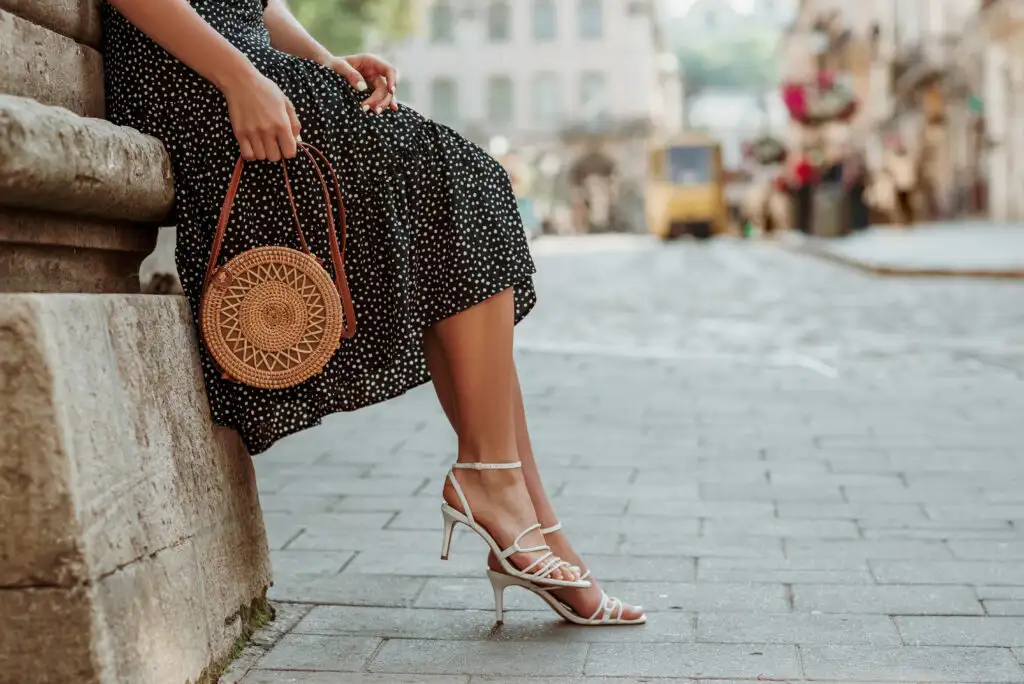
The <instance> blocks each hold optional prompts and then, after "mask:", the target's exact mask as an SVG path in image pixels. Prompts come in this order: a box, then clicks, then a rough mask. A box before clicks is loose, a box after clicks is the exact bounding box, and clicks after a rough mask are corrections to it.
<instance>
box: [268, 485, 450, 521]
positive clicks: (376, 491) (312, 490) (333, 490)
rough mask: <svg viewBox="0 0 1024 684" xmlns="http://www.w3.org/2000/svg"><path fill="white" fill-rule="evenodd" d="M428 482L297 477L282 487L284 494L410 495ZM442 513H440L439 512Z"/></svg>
mask: <svg viewBox="0 0 1024 684" xmlns="http://www.w3.org/2000/svg"><path fill="white" fill-rule="evenodd" d="M426 484H427V478H425V477H406V478H401V479H399V478H374V479H370V478H360V479H322V478H317V477H296V478H294V479H293V480H291V481H290V482H289V483H288V484H286V485H284V486H283V487H281V489H280V491H281V493H282V494H319V495H324V494H339V495H340V494H351V495H358V496H395V495H398V496H408V495H411V494H415V493H416V492H418V491H419V490H420V489H421V488H423V486H424V485H426ZM439 515H440V514H439Z"/></svg>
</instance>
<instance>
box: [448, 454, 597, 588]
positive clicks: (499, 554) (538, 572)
mask: <svg viewBox="0 0 1024 684" xmlns="http://www.w3.org/2000/svg"><path fill="white" fill-rule="evenodd" d="M522 467H523V464H522V463H519V462H516V463H455V464H454V465H452V470H450V471H448V481H449V482H450V483H451V485H452V489H453V490H455V494H456V496H458V497H459V503H460V504H461V505H462V510H461V511H460V510H458V509H457V508H455V507H453V506H451V505H449V504H448V502H447V501H445V502H443V503H442V504H441V515H442V516H443V517H444V540H443V543H442V546H441V558H442V559H447V558H448V551H449V548H450V547H451V541H452V540H451V537H452V528H453V527H454V526H455V523H462V524H463V525H465V526H466V527H468V528H469V529H471V530H473V531H474V532H476V533H477V534H479V535H480V536H481V537H482V538H483V540H484V541H485V542H487V545H488V546H490V547H491V551H493V552H494V555H495V557H496V558H497V559H498V562H499V563H500V564H501V568H502V570H504V571H505V574H506V575H507V576H509V577H513V578H517V579H521V580H523V581H526V582H533V583H535V584H538V585H542V586H548V587H576V588H578V589H586V588H587V587H589V586H590V582H588V581H586V580H584V579H579V580H577V581H575V582H570V581H567V580H560V579H553V578H552V577H551V574H552V573H554V572H555V571H556V570H560V569H562V568H571V567H572V566H571V565H570V564H569V563H566V562H565V561H563V560H562V559H561V558H557V557H556V556H555V554H554V553H552V552H551V547H550V546H548V545H547V544H542V545H540V546H530V547H526V548H523V547H522V546H520V545H519V542H520V541H522V539H523V537H525V536H526V535H528V534H529V533H530V532H533V531H534V530H539V529H540V523H536V524H534V525H531V526H530V527H527V528H526V529H525V530H523V531H522V532H520V533H519V536H517V537H516V538H515V541H513V542H512V545H511V546H509V547H508V548H505V549H503V548H501V547H500V546H498V542H496V541H495V540H494V537H492V536H491V533H490V532H488V531H487V529H486V528H484V526H483V525H481V524H480V523H478V522H477V521H476V520H474V519H473V511H472V509H470V507H469V501H467V500H466V495H465V494H464V493H463V491H462V487H461V486H460V485H459V481H458V480H457V479H455V470H456V469H460V468H461V469H466V470H511V469H512V468H522ZM540 552H544V553H543V554H542V555H541V556H540V557H539V558H538V559H537V560H535V561H533V562H532V563H530V564H529V565H528V566H526V567H525V568H523V569H522V570H520V569H519V568H517V567H516V566H514V565H512V563H511V562H509V560H508V559H509V558H511V557H512V556H513V555H515V554H517V553H540Z"/></svg>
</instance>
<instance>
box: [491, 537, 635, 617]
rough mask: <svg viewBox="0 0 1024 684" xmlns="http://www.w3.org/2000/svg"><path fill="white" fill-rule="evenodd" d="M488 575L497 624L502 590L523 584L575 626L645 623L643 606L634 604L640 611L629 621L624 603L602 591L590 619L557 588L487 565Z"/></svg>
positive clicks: (502, 611) (503, 595) (501, 610)
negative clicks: (561, 598)
mask: <svg viewBox="0 0 1024 684" xmlns="http://www.w3.org/2000/svg"><path fill="white" fill-rule="evenodd" d="M561 529H562V523H556V524H554V525H552V526H551V527H548V528H546V529H543V530H541V533H542V534H545V535H547V534H554V533H555V532H558V531H559V530H561ZM572 567H573V568H574V569H576V570H577V571H578V570H579V568H577V567H576V566H572ZM487 576H488V577H489V578H490V580H491V587H492V588H493V589H494V612H495V616H496V618H497V622H498V624H499V625H500V624H504V622H505V609H504V602H505V601H504V598H505V590H506V589H507V588H509V587H522V588H523V589H526V590H527V591H532V592H533V593H534V594H536V595H537V596H539V597H541V598H542V599H544V602H545V603H547V604H548V605H549V606H551V609H552V610H554V611H555V612H556V613H558V615H559V616H560V617H561V618H562V619H564V620H566V621H568V622H571V623H573V624H575V625H583V626H584V627H605V626H614V625H642V624H644V623H646V622H647V616H646V615H644V614H643V608H641V607H640V606H637V607H636V608H637V610H639V611H640V617H638V618H634V619H632V620H626V619H624V618H623V617H622V614H623V613H624V612H625V609H626V608H625V605H624V604H623V603H622V601H620V600H619V599H617V598H615V597H612V596H609V595H608V594H606V593H605V592H603V591H602V592H601V603H600V604H599V605H598V607H597V610H595V611H594V614H593V615H591V616H590V617H589V618H585V617H583V616H582V615H580V614H578V613H577V612H576V611H574V610H573V609H572V608H571V607H570V606H569V605H568V604H565V603H562V602H561V601H559V600H558V599H557V598H555V596H554V592H555V591H557V590H558V587H541V586H537V584H536V583H535V582H531V581H530V580H529V579H522V578H519V577H513V576H511V575H506V574H505V573H502V572H495V571H494V570H491V569H490V568H488V569H487ZM588 577H590V570H587V571H586V572H585V573H583V575H582V576H581V577H580V579H581V580H585V579H587V578H588Z"/></svg>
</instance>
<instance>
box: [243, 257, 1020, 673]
mask: <svg viewBox="0 0 1024 684" xmlns="http://www.w3.org/2000/svg"><path fill="white" fill-rule="evenodd" d="M535 251H536V253H537V258H538V265H539V268H540V269H541V274H540V276H539V278H538V289H539V294H540V305H539V306H538V308H537V310H536V312H535V314H534V315H532V316H531V317H530V319H528V320H527V321H526V322H525V323H524V324H523V325H522V326H521V328H520V335H519V352H518V353H519V357H520V370H521V372H522V374H523V381H524V385H525V388H526V391H527V394H528V396H527V404H528V410H529V412H530V416H531V419H532V426H533V434H534V436H535V442H536V448H537V451H538V454H539V455H540V458H541V459H542V461H543V472H544V474H545V476H546V482H547V486H548V487H549V489H550V490H552V491H553V492H554V493H555V499H556V501H557V505H558V507H559V510H560V511H561V515H562V516H563V521H564V523H565V524H566V527H567V529H568V530H569V532H570V534H571V535H572V538H573V539H574V542H575V543H576V545H577V547H578V548H580V549H581V550H582V551H584V552H585V553H586V554H587V557H588V560H589V563H590V565H591V566H592V567H593V569H594V571H595V573H596V575H597V577H599V578H600V579H602V580H604V581H605V584H606V588H607V589H609V590H610V591H611V592H612V593H614V594H618V595H620V596H622V597H624V598H627V599H630V600H633V601H637V602H640V603H643V604H644V606H645V607H646V608H647V610H648V614H649V617H650V622H649V624H648V625H646V626H645V627H639V628H611V629H608V628H605V629H593V628H591V629H586V628H574V627H569V626H566V625H563V624H560V623H559V622H558V620H557V619H556V618H555V616H554V614H553V613H551V612H550V611H548V610H546V607H545V606H544V605H543V604H542V603H541V602H540V601H539V599H536V597H534V596H532V595H529V594H527V593H525V592H522V591H518V592H517V591H515V590H514V589H513V590H510V592H509V599H511V604H512V608H513V609H515V610H514V611H513V612H512V613H511V614H509V615H507V616H506V624H505V626H504V627H503V628H494V626H493V613H492V612H491V611H492V599H491V592H490V590H489V587H488V585H487V583H486V580H485V578H484V575H483V568H484V548H483V546H482V544H481V543H480V542H479V541H478V540H477V539H476V538H473V537H470V536H467V535H466V534H463V535H461V536H460V537H459V538H458V539H457V540H456V546H455V548H454V550H453V555H452V560H450V561H449V562H447V563H443V562H441V561H440V560H439V559H438V545H439V543H440V536H441V535H440V516H439V514H438V510H437V504H438V497H439V492H440V487H441V480H442V477H443V475H444V472H445V467H446V464H447V463H448V462H449V461H451V460H452V458H453V453H454V446H455V443H454V439H453V436H452V434H450V431H449V429H448V428H447V426H446V424H445V423H444V421H443V417H442V414H441V412H440V411H439V409H438V408H437V407H436V406H435V401H434V398H433V395H432V392H431V391H430V389H429V388H423V389H421V390H418V391H416V392H413V393H410V394H409V395H407V396H406V397H403V398H401V399H399V400H396V401H394V402H391V403H389V404H387V405H384V406H379V407H374V408H372V409H368V410H365V411H362V412H359V413H356V414H352V415H346V416H337V417H334V418H332V419H331V420H330V421H329V422H328V423H327V424H326V425H325V426H324V427H322V428H320V429H317V430H313V431H309V432H307V433H304V434H302V435H298V436H296V437H294V438H291V439H289V440H287V441H286V442H285V443H282V444H281V445H279V447H277V448H275V449H274V450H273V451H272V452H270V453H268V454H265V455H264V456H262V457H259V458H258V459H257V461H256V463H257V471H258V473H259V480H260V489H261V494H262V501H263V508H264V511H265V514H266V522H267V528H268V533H269V536H270V541H271V544H272V548H273V549H274V551H273V556H274V563H275V570H276V584H275V586H274V588H273V589H272V597H273V598H274V599H276V601H277V602H278V606H279V618H278V620H277V621H276V622H275V624H274V625H273V627H272V629H271V630H270V631H268V632H266V633H263V634H260V635H259V637H258V638H257V645H256V646H254V647H252V648H250V649H249V650H248V651H247V653H246V654H245V656H244V657H243V658H242V660H240V661H239V662H238V663H237V664H236V666H235V667H233V668H232V670H231V672H230V673H229V675H228V676H226V677H225V681H237V680H238V679H239V678H240V677H242V676H243V675H244V678H243V679H242V681H244V682H245V683H246V684H281V683H284V682H295V683H301V684H355V683H366V684H369V683H381V684H385V683H387V684H391V683H394V684H403V683H409V682H425V683H429V684H467V683H470V682H471V683H472V684H484V683H487V684H498V683H502V684H514V683H522V684H526V683H528V682H529V683H530V684H555V683H558V684H573V683H575V682H584V681H585V682H594V683H595V684H598V683H600V684H637V683H638V682H665V681H676V682H681V681H699V682H703V683H707V684H710V682H712V681H714V682H722V681H726V682H739V681H749V680H755V681H756V680H758V679H759V678H760V679H761V680H767V681H784V682H804V681H815V682H826V681H827V682H956V683H967V682H987V683H995V682H1022V681H1024V668H1022V663H1024V426H1022V423H1021V421H1020V417H1021V416H1022V415H1024V346H1022V344H1021V340H1024V283H1019V282H1013V281H1002V282H998V281H988V282H986V281H968V280H962V279H960V280H947V281H938V280H920V279H911V280H892V279H874V278H869V277H867V276H864V275H861V274H859V273H856V272H853V271H850V270H846V269H843V268H841V267H837V266H833V265H830V264H828V263H824V262H820V261H817V260H815V259H813V258H809V257H804V256H799V255H796V254H792V253H788V252H786V251H784V250H781V249H778V248H776V247H773V246H771V245H769V244H764V243H753V244H748V243H736V242H717V243H713V244H707V245H698V244H678V245H670V246H665V245H660V244H656V243H653V242H649V241H647V240H644V239H639V238H614V237H613V238H605V239H596V238H590V239H579V240H563V241H548V242H544V241H541V242H538V243H537V245H536V249H535ZM282 635H283V636H282ZM271 646H272V648H270V647H271ZM264 653H265V654H264ZM246 672H248V674H246Z"/></svg>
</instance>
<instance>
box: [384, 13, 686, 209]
mask: <svg viewBox="0 0 1024 684" xmlns="http://www.w3.org/2000/svg"><path fill="white" fill-rule="evenodd" d="M660 5H661V3H660V2H658V1H656V0H514V1H513V0H419V2H417V3H416V4H415V11H416V12H417V21H416V22H415V24H416V26H417V29H416V31H415V32H414V33H413V34H412V35H410V36H409V37H408V38H407V39H405V40H404V41H402V42H401V43H400V44H397V45H393V46H389V48H388V49H387V52H388V54H389V55H390V56H391V57H392V58H393V59H394V60H395V62H396V63H397V64H398V65H399V67H400V69H401V72H402V82H401V85H400V88H399V93H398V95H399V99H400V100H401V101H403V102H405V103H406V104H409V105H410V106H412V107H414V108H416V109H418V110H419V111H421V112H423V113H424V114H426V115H427V116H430V117H431V118H433V119H435V120H437V121H440V122H442V123H445V124H448V125H450V126H452V127H453V128H455V129H457V130H459V131H460V132H461V133H463V134H465V135H467V136H468V137H469V138H470V139H472V140H474V141H476V142H478V143H479V144H481V145H484V146H488V145H491V144H492V143H493V142H494V141H496V140H498V141H500V142H499V143H498V147H500V148H502V149H508V150H510V151H511V152H513V153H516V154H518V155H519V157H520V158H527V159H530V160H533V161H535V162H537V167H538V173H539V175H540V176H541V180H544V179H545V178H546V179H547V182H539V183H537V185H539V186H541V187H543V188H546V189H548V190H549V191H552V192H554V189H556V188H561V189H562V191H561V192H560V193H555V194H556V195H557V196H554V197H550V198H548V199H550V202H548V203H547V204H545V203H543V202H542V203H541V206H540V207H539V211H540V212H541V213H544V212H547V213H549V214H552V215H554V214H557V213H558V212H557V211H556V208H557V207H556V206H555V205H557V204H559V203H561V204H562V205H565V206H563V207H562V208H563V210H564V209H566V206H568V205H572V206H573V207H574V211H575V214H572V215H575V216H576V217H577V218H576V221H575V223H576V224H579V223H580V222H581V221H584V222H585V221H586V220H587V219H586V218H585V216H584V213H586V212H585V210H581V209H580V207H579V205H580V196H581V195H580V194H581V193H583V194H584V195H585V194H586V193H587V192H589V191H588V190H586V188H594V187H608V188H610V189H609V190H608V192H613V193H615V194H622V193H624V196H633V195H636V194H637V193H638V192H640V189H641V188H642V186H643V182H644V179H645V177H646V160H647V156H648V155H647V154H646V140H647V139H648V138H649V137H650V136H652V135H659V134H662V133H665V132H672V131H675V130H678V129H679V127H680V126H681V122H682V97H683V95H682V84H681V79H680V75H679V69H678V65H677V62H676V60H675V58H674V57H672V56H671V55H667V54H666V49H665V41H664V40H663V38H662V27H663V16H662V8H661V6H660ZM594 175H598V176H601V177H602V178H603V179H604V180H603V181H602V183H603V184H604V185H602V183H597V184H595V183H593V182H591V181H593V179H591V178H590V177H591V176H594ZM587 179H589V180H587ZM584 200H586V198H585V197H584ZM629 202H632V204H634V205H636V198H635V197H633V198H632V199H631V200H627V203H629ZM584 203H585V202H584ZM604 204H605V205H608V204H609V202H607V201H606V202H605V203H604ZM612 204H614V203H612ZM635 209H636V207H634V208H633V209H629V210H626V212H625V213H626V214H629V216H627V217H625V218H623V217H622V216H620V217H619V218H618V219H616V220H627V222H636V221H638V220H642V219H640V218H639V217H638V216H637V215H635ZM581 212H584V213H581ZM562 213H563V214H565V211H563V212H562ZM620 213H621V212H620ZM570 214H571V212H570ZM587 215H589V213H587ZM554 218H555V219H556V220H557V219H558V218H559V217H554ZM560 218H561V219H562V220H563V221H565V220H570V221H571V219H568V218H566V217H565V216H561V217H560ZM608 220H609V221H612V219H611V218H609V219H608ZM577 228H579V225H577Z"/></svg>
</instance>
